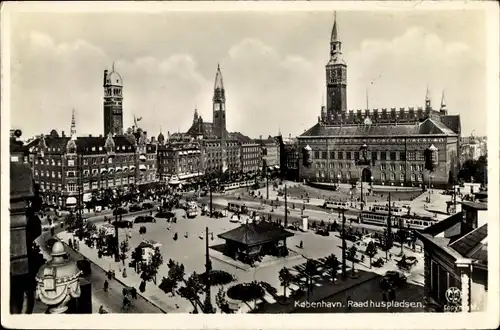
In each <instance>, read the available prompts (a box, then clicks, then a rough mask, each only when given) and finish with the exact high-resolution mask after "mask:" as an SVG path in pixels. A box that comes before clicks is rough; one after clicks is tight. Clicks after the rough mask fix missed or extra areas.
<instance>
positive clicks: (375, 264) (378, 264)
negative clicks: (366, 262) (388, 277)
mask: <svg viewBox="0 0 500 330" xmlns="http://www.w3.org/2000/svg"><path fill="white" fill-rule="evenodd" d="M384 263H385V261H384V259H382V258H378V259H377V260H374V261H372V266H373V267H382V266H383V265H384Z"/></svg>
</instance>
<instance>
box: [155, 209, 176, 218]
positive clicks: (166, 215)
mask: <svg viewBox="0 0 500 330" xmlns="http://www.w3.org/2000/svg"><path fill="white" fill-rule="evenodd" d="M174 216H175V213H174V212H170V211H166V212H165V211H160V212H158V213H156V214H155V217H156V218H166V219H170V218H173V217H174Z"/></svg>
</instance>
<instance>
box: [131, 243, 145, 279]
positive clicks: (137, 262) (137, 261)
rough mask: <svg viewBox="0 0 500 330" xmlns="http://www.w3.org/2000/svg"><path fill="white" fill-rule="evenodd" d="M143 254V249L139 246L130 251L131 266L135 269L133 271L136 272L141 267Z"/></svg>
mask: <svg viewBox="0 0 500 330" xmlns="http://www.w3.org/2000/svg"><path fill="white" fill-rule="evenodd" d="M143 255H144V250H143V249H142V248H140V247H136V248H135V250H134V251H132V255H131V259H132V262H131V263H132V266H133V267H134V269H135V272H136V273H137V272H138V270H139V269H140V267H141V264H142V260H143Z"/></svg>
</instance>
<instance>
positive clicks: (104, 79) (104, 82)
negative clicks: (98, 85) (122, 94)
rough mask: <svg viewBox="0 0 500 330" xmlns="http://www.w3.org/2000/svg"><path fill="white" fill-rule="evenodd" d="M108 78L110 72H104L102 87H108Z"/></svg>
mask: <svg viewBox="0 0 500 330" xmlns="http://www.w3.org/2000/svg"><path fill="white" fill-rule="evenodd" d="M107 77H108V70H104V78H103V80H102V85H103V86H106V78H107Z"/></svg>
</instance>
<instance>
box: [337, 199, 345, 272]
mask: <svg viewBox="0 0 500 330" xmlns="http://www.w3.org/2000/svg"><path fill="white" fill-rule="evenodd" d="M335 211H338V212H339V214H340V215H341V216H342V229H341V233H342V234H341V236H342V278H344V279H345V278H346V277H347V263H346V250H347V242H346V239H345V223H346V218H345V211H346V209H345V208H344V207H339V208H336V209H335Z"/></svg>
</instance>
